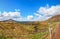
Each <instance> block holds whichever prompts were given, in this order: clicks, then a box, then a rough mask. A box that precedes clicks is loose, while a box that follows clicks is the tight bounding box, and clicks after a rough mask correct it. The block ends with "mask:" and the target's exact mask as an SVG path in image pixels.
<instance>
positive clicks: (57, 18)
mask: <svg viewBox="0 0 60 39" xmlns="http://www.w3.org/2000/svg"><path fill="white" fill-rule="evenodd" d="M49 21H51V22H52V21H55V22H57V21H60V15H55V16H53V17H51V18H50V19H49Z"/></svg>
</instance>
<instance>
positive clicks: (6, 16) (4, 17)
mask: <svg viewBox="0 0 60 39" xmlns="http://www.w3.org/2000/svg"><path fill="white" fill-rule="evenodd" d="M20 13H21V12H19V11H14V12H3V13H0V21H3V20H8V19H13V18H21V14H20Z"/></svg>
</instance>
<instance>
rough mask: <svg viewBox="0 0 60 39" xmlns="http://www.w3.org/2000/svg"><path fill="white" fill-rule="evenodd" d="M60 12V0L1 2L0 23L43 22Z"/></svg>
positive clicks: (8, 0) (13, 0) (6, 0)
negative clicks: (5, 21) (10, 20)
mask: <svg viewBox="0 0 60 39" xmlns="http://www.w3.org/2000/svg"><path fill="white" fill-rule="evenodd" d="M59 11H60V0H0V21H4V20H8V19H12V20H16V21H43V20H47V19H49V18H50V17H51V16H54V15H57V14H60V12H59Z"/></svg>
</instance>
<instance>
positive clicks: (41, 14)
mask: <svg viewBox="0 0 60 39" xmlns="http://www.w3.org/2000/svg"><path fill="white" fill-rule="evenodd" d="M59 14H60V5H56V6H51V7H49V6H48V5H46V6H45V7H40V8H39V10H38V11H37V13H35V16H38V17H37V18H38V20H40V21H41V20H47V19H49V18H50V17H51V16H54V15H59Z"/></svg>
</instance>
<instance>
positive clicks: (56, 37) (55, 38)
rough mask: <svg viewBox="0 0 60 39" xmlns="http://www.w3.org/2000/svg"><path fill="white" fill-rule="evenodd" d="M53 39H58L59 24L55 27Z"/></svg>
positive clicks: (59, 35)
mask: <svg viewBox="0 0 60 39" xmlns="http://www.w3.org/2000/svg"><path fill="white" fill-rule="evenodd" d="M53 39H60V23H58V24H57V25H56V29H55V32H54V35H53Z"/></svg>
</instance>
